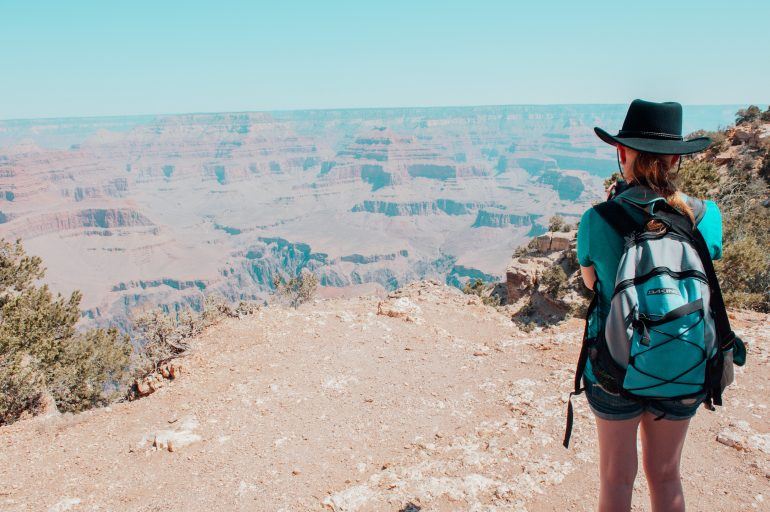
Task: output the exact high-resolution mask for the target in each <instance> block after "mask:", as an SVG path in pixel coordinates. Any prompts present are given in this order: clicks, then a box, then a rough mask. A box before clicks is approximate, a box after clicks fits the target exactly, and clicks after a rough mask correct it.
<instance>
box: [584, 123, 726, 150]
mask: <svg viewBox="0 0 770 512" xmlns="http://www.w3.org/2000/svg"><path fill="white" fill-rule="evenodd" d="M594 132H596V135H598V136H599V138H600V139H602V140H603V141H604V142H606V143H607V144H610V145H612V146H616V145H618V144H622V145H623V146H626V147H628V148H631V149H635V150H637V151H644V152H645V153H654V154H657V155H689V154H692V153H697V152H699V151H703V150H704V149H706V148H707V147H709V145H710V144H711V139H710V138H708V137H697V138H695V139H689V140H670V139H642V138H638V137H618V136H616V135H610V134H609V133H607V132H606V131H604V130H602V129H601V128H599V127H598V126H597V127H595V128H594Z"/></svg>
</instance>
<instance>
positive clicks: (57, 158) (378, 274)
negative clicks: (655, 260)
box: [0, 106, 723, 325]
mask: <svg viewBox="0 0 770 512" xmlns="http://www.w3.org/2000/svg"><path fill="white" fill-rule="evenodd" d="M704 112H705V113H702V114H701V117H700V118H699V119H701V120H702V119H707V120H708V121H707V122H703V124H700V125H698V127H711V126H715V125H717V124H719V123H723V118H722V113H721V111H720V110H718V109H712V110H711V111H708V110H706V111H704ZM622 113H623V111H622V108H620V107H599V106H558V107H548V106H539V107H538V106H532V107H526V106H503V107H468V108H436V109H372V110H340V111H307V112H274V113H228V114H190V115H177V116H145V117H137V118H98V119H60V120H32V121H5V122H0V237H5V238H17V237H21V238H22V239H23V241H24V243H25V246H26V247H27V249H28V251H29V252H30V253H32V254H37V255H40V256H42V257H43V258H44V260H45V261H46V265H47V267H48V274H47V276H48V279H49V281H50V283H51V285H52V286H53V287H54V288H55V289H57V290H61V291H63V292H67V291H70V290H72V289H81V290H82V291H83V292H84V295H85V298H84V302H83V305H84V306H85V308H86V309H87V315H88V317H89V318H91V319H93V320H94V321H96V322H104V323H108V322H111V321H117V322H118V323H119V324H121V325H127V324H128V321H129V317H130V315H131V310H132V309H135V308H138V307H139V308H140V307H145V306H149V305H153V304H164V307H166V308H168V309H174V308H178V307H182V306H187V305H192V306H195V307H197V306H198V305H199V304H200V303H201V299H202V293H203V292H205V293H221V294H223V295H225V296H226V297H227V298H229V299H233V300H236V299H254V298H264V297H265V296H267V294H268V293H269V292H270V291H271V282H272V278H273V277H275V276H276V275H279V274H283V275H285V274H289V273H292V272H296V271H297V270H299V269H301V268H309V269H311V270H313V271H315V272H316V273H317V274H318V275H319V278H320V282H321V283H322V285H323V287H322V290H321V293H322V294H325V293H328V294H330V295H339V294H340V293H344V290H346V289H348V290H350V291H354V290H355V291H358V290H359V287H361V286H368V287H369V290H370V291H372V292H377V291H379V293H382V292H384V291H386V290H390V289H393V288H395V287H397V286H399V285H401V284H403V283H406V282H409V281H411V280H414V279H419V278H437V279H441V280H442V281H445V282H451V283H455V284H462V283H463V282H464V281H465V280H467V279H468V278H469V277H472V276H478V277H482V278H484V279H485V280H499V279H501V278H502V276H503V275H504V272H505V267H506V265H507V263H508V255H509V254H510V253H511V252H512V251H513V250H514V249H515V248H516V247H518V246H519V245H521V244H522V243H524V242H526V241H527V239H528V238H529V237H530V236H535V235H537V234H540V233H542V232H543V231H544V224H543V223H544V222H546V219H548V218H549V217H550V216H551V215H552V214H553V213H555V212H560V214H562V215H564V216H566V217H568V218H571V219H572V220H576V219H577V216H578V215H579V214H580V213H581V212H582V211H583V210H584V209H585V208H586V207H587V206H588V205H589V204H590V203H591V202H592V201H595V200H597V199H598V198H599V197H600V192H601V181H602V180H601V178H602V177H603V176H604V175H607V174H609V173H610V172H611V171H612V169H613V167H614V160H613V158H614V155H613V153H612V152H611V148H609V147H608V146H606V145H604V144H602V143H601V142H600V141H598V139H596V137H595V136H594V134H593V133H592V131H591V127H592V126H593V125H594V124H597V123H599V124H603V125H607V126H612V125H614V124H619V122H620V119H621V117H622ZM383 255H391V256H388V257H383ZM187 283H191V284H190V285H189V286H188V284H187Z"/></svg>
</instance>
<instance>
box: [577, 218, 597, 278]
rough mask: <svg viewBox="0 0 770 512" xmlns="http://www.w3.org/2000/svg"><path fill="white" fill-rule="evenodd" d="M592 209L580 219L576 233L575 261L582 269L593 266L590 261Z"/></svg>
mask: <svg viewBox="0 0 770 512" xmlns="http://www.w3.org/2000/svg"><path fill="white" fill-rule="evenodd" d="M592 212H593V208H589V209H588V210H586V211H585V213H583V216H582V217H581V218H580V226H578V232H577V259H578V263H580V265H581V266H583V267H590V266H591V265H593V261H592V260H591V244H590V240H591V217H592Z"/></svg>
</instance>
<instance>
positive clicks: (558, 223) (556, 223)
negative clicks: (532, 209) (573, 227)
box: [548, 215, 569, 231]
mask: <svg viewBox="0 0 770 512" xmlns="http://www.w3.org/2000/svg"><path fill="white" fill-rule="evenodd" d="M564 225H565V223H564V218H563V217H562V216H561V215H554V216H553V217H551V218H550V220H549V221H548V231H561V230H562V228H563V227H564ZM568 231H569V230H568Z"/></svg>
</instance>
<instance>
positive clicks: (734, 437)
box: [717, 430, 747, 451]
mask: <svg viewBox="0 0 770 512" xmlns="http://www.w3.org/2000/svg"><path fill="white" fill-rule="evenodd" d="M717 441H718V442H720V443H722V444H723V445H725V446H729V447H730V448H735V449H736V450H739V451H745V450H746V449H747V447H746V441H745V440H743V439H742V438H741V436H739V435H738V434H736V433H735V432H731V431H729V430H725V431H722V432H720V433H719V434H717Z"/></svg>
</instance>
